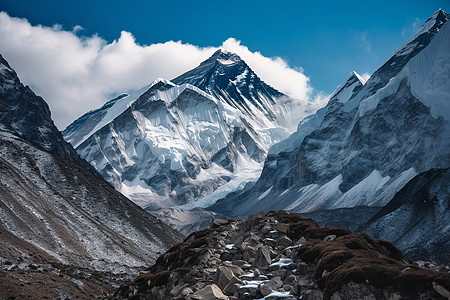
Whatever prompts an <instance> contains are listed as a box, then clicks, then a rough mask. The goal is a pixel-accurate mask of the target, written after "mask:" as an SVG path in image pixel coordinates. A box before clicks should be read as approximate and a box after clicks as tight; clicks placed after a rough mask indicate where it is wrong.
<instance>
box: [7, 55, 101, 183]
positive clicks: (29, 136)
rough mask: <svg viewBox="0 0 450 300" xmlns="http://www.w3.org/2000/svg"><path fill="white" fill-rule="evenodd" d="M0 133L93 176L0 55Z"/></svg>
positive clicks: (44, 107) (42, 104) (40, 101)
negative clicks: (79, 166) (7, 134)
mask: <svg viewBox="0 0 450 300" xmlns="http://www.w3.org/2000/svg"><path fill="white" fill-rule="evenodd" d="M0 130H2V131H3V130H6V131H9V132H12V133H13V134H15V135H17V136H19V137H21V138H23V139H25V140H27V141H28V142H30V143H31V144H32V145H33V146H35V147H37V148H39V149H41V150H44V151H47V152H49V153H51V154H54V155H57V156H59V157H61V158H63V159H66V160H69V161H72V162H75V163H77V164H79V165H83V166H84V167H85V168H87V169H89V170H91V171H92V173H93V174H97V172H95V171H94V169H93V168H92V167H91V166H90V165H89V164H88V163H86V161H85V160H83V159H81V158H80V157H79V156H78V154H77V153H76V151H75V150H74V149H73V147H72V146H70V144H69V143H67V142H66V141H65V140H64V138H63V136H62V134H61V132H59V131H58V129H57V128H56V126H55V125H54V123H53V120H52V119H51V115H50V109H49V107H48V105H47V103H46V102H45V101H44V100H43V99H42V98H41V97H39V96H37V95H36V94H35V93H34V92H33V91H32V90H31V89H30V88H29V87H28V86H24V85H23V84H22V83H21V82H20V80H19V78H18V77H17V74H16V72H15V71H14V70H13V69H12V68H11V67H10V66H9V64H8V62H7V61H6V60H5V59H4V58H3V57H2V56H1V55H0Z"/></svg>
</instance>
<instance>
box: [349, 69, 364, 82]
mask: <svg viewBox="0 0 450 300" xmlns="http://www.w3.org/2000/svg"><path fill="white" fill-rule="evenodd" d="M351 75H353V76H355V77H356V78H358V80H359V82H361V84H362V85H364V84H366V81H367V79H364V78H362V77H361V75H359V74H358V73H356V71H352V73H351Z"/></svg>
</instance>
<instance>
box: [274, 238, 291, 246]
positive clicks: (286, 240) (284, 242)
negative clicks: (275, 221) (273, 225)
mask: <svg viewBox="0 0 450 300" xmlns="http://www.w3.org/2000/svg"><path fill="white" fill-rule="evenodd" d="M277 246H279V247H281V248H287V247H289V246H292V240H291V239H290V238H288V237H287V236H282V237H280V238H279V239H278V241H277Z"/></svg>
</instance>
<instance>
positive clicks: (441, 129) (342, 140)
mask: <svg viewBox="0 0 450 300" xmlns="http://www.w3.org/2000/svg"><path fill="white" fill-rule="evenodd" d="M447 21H448V14H447V13H445V12H444V11H442V10H439V11H437V12H436V13H435V14H433V16H432V17H430V19H428V20H427V21H426V22H425V24H424V25H423V26H422V27H421V28H420V29H419V31H418V32H417V33H416V34H415V35H414V36H413V37H411V39H409V40H408V41H407V42H406V43H405V44H404V45H402V46H401V47H400V48H399V49H398V50H396V51H395V52H394V54H393V55H392V56H391V57H390V58H389V59H388V60H387V61H386V63H384V64H383V65H382V66H381V67H380V68H379V69H378V70H377V71H376V72H374V74H372V76H371V77H370V78H369V79H368V80H367V82H365V83H364V82H363V81H362V80H361V79H360V78H359V76H357V74H355V73H353V74H351V75H350V76H349V78H348V79H347V80H346V81H345V82H344V83H343V84H342V85H341V86H340V87H339V88H338V89H337V90H336V92H335V93H334V94H333V95H332V97H331V98H330V100H329V102H328V104H327V106H326V107H324V108H322V109H320V110H319V111H318V112H317V113H316V114H314V115H312V116H309V117H307V118H305V119H304V120H303V121H302V122H300V124H299V126H298V130H297V132H296V133H295V134H293V135H292V136H291V137H290V138H289V139H287V140H285V141H283V142H282V143H280V144H278V145H275V146H274V147H273V148H272V149H271V150H270V153H269V155H268V157H267V160H266V162H265V164H264V169H263V171H262V174H261V176H260V178H259V179H258V181H257V182H256V183H255V184H254V185H252V186H249V187H248V188H246V189H245V190H244V191H242V192H238V193H235V194H231V195H230V196H229V197H228V198H226V199H225V200H223V201H219V202H218V203H217V204H216V205H215V206H213V207H211V209H213V210H214V211H217V212H220V213H224V214H228V215H245V214H248V213H251V212H255V211H256V210H260V209H263V210H266V211H267V210H270V209H288V210H290V211H294V212H311V211H315V210H319V209H337V208H351V207H355V206H384V205H385V204H387V202H389V201H390V200H391V199H392V198H393V197H394V195H395V194H396V193H397V192H398V191H399V190H400V189H401V188H402V187H403V186H404V185H405V184H406V183H407V182H408V181H409V180H411V179H412V178H413V177H414V176H416V175H417V174H418V173H420V172H423V171H427V170H429V169H431V168H447V167H449V166H450V152H449V149H450V125H449V124H450V123H449V118H450V104H449V103H450V102H449V101H448V99H449V97H450V88H449V87H450V77H449V74H448V69H449V66H450V54H449V53H450V39H449V36H450V24H449V22H447Z"/></svg>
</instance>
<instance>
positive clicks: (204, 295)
mask: <svg viewBox="0 0 450 300" xmlns="http://www.w3.org/2000/svg"><path fill="white" fill-rule="evenodd" d="M191 299H192V300H229V298H228V297H227V296H225V295H224V294H223V293H222V290H221V289H220V288H219V287H218V286H217V285H215V284H211V285H207V286H205V287H204V288H202V289H201V290H198V291H197V292H195V293H194V294H193V295H192V296H191Z"/></svg>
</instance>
